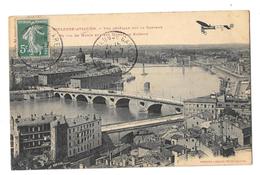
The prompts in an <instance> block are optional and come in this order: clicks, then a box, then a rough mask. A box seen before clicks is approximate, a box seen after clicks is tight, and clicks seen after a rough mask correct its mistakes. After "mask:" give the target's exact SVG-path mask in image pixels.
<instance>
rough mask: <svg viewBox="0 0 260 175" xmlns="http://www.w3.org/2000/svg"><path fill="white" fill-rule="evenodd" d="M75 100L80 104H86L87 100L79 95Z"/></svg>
mask: <svg viewBox="0 0 260 175" xmlns="http://www.w3.org/2000/svg"><path fill="white" fill-rule="evenodd" d="M76 100H77V101H81V102H88V99H87V98H86V97H85V96H84V95H81V94H80V95H78V96H77V97H76Z"/></svg>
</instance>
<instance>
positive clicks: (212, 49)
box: [8, 10, 252, 170]
mask: <svg viewBox="0 0 260 175" xmlns="http://www.w3.org/2000/svg"><path fill="white" fill-rule="evenodd" d="M249 15H250V12H249V11H246V10H228V11H196V12H195V11H193V12H160V13H159V12H156V13H155V12H154V13H111V14H108V13H107V14H80V15H75V14H74V15H72V14H71V15H68V14H66V15H65V14H64V15H37V16H30V15H29V16H11V17H9V29H8V31H9V92H10V117H9V118H10V141H9V142H10V156H11V160H10V164H11V169H12V170H36V169H85V168H87V169H88V168H90V169H96V168H136V167H179V166H213V165H214V166H215V165H218V166H220V165H251V164H252V115H251V52H250V20H249Z"/></svg>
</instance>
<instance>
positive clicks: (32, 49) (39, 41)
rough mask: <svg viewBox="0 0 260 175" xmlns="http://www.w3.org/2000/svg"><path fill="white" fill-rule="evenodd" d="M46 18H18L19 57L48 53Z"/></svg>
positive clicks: (38, 55) (40, 55)
mask: <svg viewBox="0 0 260 175" xmlns="http://www.w3.org/2000/svg"><path fill="white" fill-rule="evenodd" d="M48 39H49V38H48V20H45V19H43V20H18V21H17V40H18V42H17V49H18V54H19V55H20V57H23V58H25V57H42V56H48V55H49V48H48V42H49V41H48Z"/></svg>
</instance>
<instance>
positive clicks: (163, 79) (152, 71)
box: [11, 67, 219, 124]
mask: <svg viewBox="0 0 260 175" xmlns="http://www.w3.org/2000/svg"><path fill="white" fill-rule="evenodd" d="M142 72H143V69H142V67H135V68H133V69H132V70H131V74H132V75H133V76H135V77H136V79H135V80H133V81H131V82H128V83H127V82H125V87H124V91H125V92H127V93H131V94H137V95H140V96H141V95H147V96H152V97H160V98H167V99H171V98H174V99H176V100H184V99H188V98H193V97H198V96H204V95H209V94H210V93H212V92H217V91H218V89H219V79H218V77H217V76H216V75H212V74H210V73H209V72H206V71H205V70H203V69H202V68H200V67H186V68H182V67H146V68H145V72H146V73H147V75H145V76H142V75H141V74H142ZM145 82H150V85H151V87H150V92H144V83H145ZM50 112H54V113H57V114H62V115H66V116H68V117H73V116H77V115H86V114H93V113H95V114H99V115H101V117H102V124H110V123H117V122H125V121H132V120H138V119H145V118H148V117H159V116H161V115H167V114H171V113H172V108H171V107H170V106H167V105H165V106H163V107H162V113H161V114H147V113H145V112H142V111H140V110H139V107H138V104H137V101H134V100H133V101H130V107H129V108H115V107H113V106H107V105H103V104H87V103H85V102H76V101H64V100H63V99H57V98H52V99H39V100H27V101H12V102H11V115H14V116H15V115H21V116H22V117H29V116H31V114H37V115H43V114H44V113H50Z"/></svg>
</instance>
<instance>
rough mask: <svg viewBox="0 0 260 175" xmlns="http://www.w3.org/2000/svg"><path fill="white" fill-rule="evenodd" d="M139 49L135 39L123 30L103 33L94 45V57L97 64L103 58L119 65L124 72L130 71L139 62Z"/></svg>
mask: <svg viewBox="0 0 260 175" xmlns="http://www.w3.org/2000/svg"><path fill="white" fill-rule="evenodd" d="M137 57H138V50H137V46H136V44H135V42H134V40H133V39H132V38H131V37H130V36H129V35H128V34H126V33H124V32H122V31H109V32H105V33H103V34H101V35H100V36H99V37H98V38H97V39H96V40H95V42H94V44H93V47H92V59H93V62H94V64H95V65H96V66H98V63H99V62H100V61H101V60H102V61H105V62H109V63H112V64H116V65H118V66H119V67H120V68H121V70H122V74H126V73H128V72H129V71H130V70H131V69H132V68H133V67H134V65H135V63H136V62H137Z"/></svg>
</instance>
